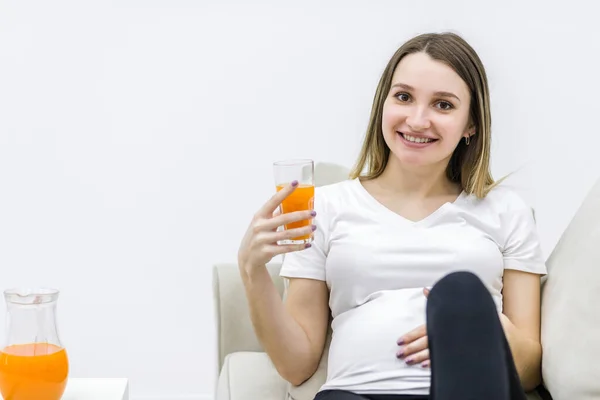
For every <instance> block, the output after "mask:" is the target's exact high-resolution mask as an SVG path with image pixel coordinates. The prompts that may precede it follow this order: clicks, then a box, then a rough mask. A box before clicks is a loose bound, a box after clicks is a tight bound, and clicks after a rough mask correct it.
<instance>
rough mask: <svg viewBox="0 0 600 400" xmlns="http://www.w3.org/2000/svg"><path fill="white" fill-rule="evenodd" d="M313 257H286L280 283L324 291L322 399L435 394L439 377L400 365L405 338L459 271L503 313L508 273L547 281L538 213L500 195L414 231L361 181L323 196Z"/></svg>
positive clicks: (444, 210)
mask: <svg viewBox="0 0 600 400" xmlns="http://www.w3.org/2000/svg"><path fill="white" fill-rule="evenodd" d="M314 204H315V205H314V207H315V210H316V212H317V216H316V218H315V221H314V223H315V224H316V225H317V230H316V231H315V236H314V241H313V243H312V247H310V248H308V249H306V250H302V251H299V252H293V253H288V254H286V255H285V258H284V261H283V265H282V268H281V272H280V275H281V276H283V277H287V278H307V279H316V280H321V281H325V282H326V284H327V286H328V288H329V291H330V293H329V307H330V310H331V316H332V318H333V319H332V324H331V328H332V332H333V333H332V340H331V344H330V349H329V359H328V367H327V380H326V382H325V384H324V386H323V387H322V388H321V390H328V389H339V390H348V391H353V392H356V393H364V394H382V393H394V394H429V387H430V378H431V371H430V369H429V368H423V367H421V366H420V365H412V366H409V365H407V364H406V363H405V362H404V361H403V360H401V359H398V358H397V357H396V352H397V351H398V349H399V347H398V345H397V343H396V342H397V340H398V338H399V337H400V336H401V335H403V334H405V333H407V332H409V331H410V330H412V329H414V328H416V327H418V326H419V325H422V324H424V323H425V320H426V319H425V306H426V298H425V296H424V294H423V288H424V287H427V288H431V287H432V286H433V285H434V284H435V283H436V282H437V281H438V280H439V279H441V278H442V277H444V276H445V275H447V274H449V273H451V272H454V271H470V272H472V273H474V274H476V275H477V276H478V277H479V278H480V279H481V280H482V282H483V283H484V284H485V285H486V287H487V288H488V289H489V291H490V293H491V295H492V298H493V299H494V302H495V304H496V307H497V309H498V312H502V277H503V272H504V270H505V269H514V270H520V271H526V272H530V273H534V274H540V275H544V274H546V266H545V263H544V258H543V255H542V251H541V247H540V243H539V238H538V234H537V230H536V226H535V221H534V217H533V212H532V209H531V208H530V207H529V206H528V205H527V204H526V203H525V202H524V201H523V200H522V199H521V197H520V196H519V195H517V194H516V193H515V192H513V191H512V190H510V189H508V188H506V187H504V186H502V185H499V186H497V187H495V188H494V189H492V190H491V191H490V193H489V194H488V195H487V196H486V197H485V198H483V199H478V198H476V197H475V196H473V195H468V194H466V193H465V192H462V193H461V194H460V195H459V196H458V198H457V199H456V200H455V201H454V202H447V203H445V204H443V205H442V206H441V207H440V208H438V209H437V210H436V211H434V212H433V213H432V214H430V215H429V216H427V217H425V218H423V219H421V220H419V221H416V222H415V221H411V220H409V219H406V218H403V217H402V216H400V215H399V214H397V213H395V212H393V211H391V210H390V209H389V208H387V207H385V206H384V205H383V204H381V203H380V202H379V201H378V200H376V199H375V198H374V197H373V196H372V195H371V194H370V193H369V192H368V191H367V190H366V189H365V188H364V187H363V185H362V183H361V182H360V180H359V179H358V178H357V179H352V180H347V181H343V182H340V183H335V184H331V185H327V186H322V187H318V188H316V190H315V202H314Z"/></svg>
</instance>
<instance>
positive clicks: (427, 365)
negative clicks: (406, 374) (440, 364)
mask: <svg viewBox="0 0 600 400" xmlns="http://www.w3.org/2000/svg"><path fill="white" fill-rule="evenodd" d="M421 367H423V368H427V367H429V363H428V362H427V361H425V362H424V363H423V364H421Z"/></svg>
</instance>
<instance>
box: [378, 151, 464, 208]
mask: <svg viewBox="0 0 600 400" xmlns="http://www.w3.org/2000/svg"><path fill="white" fill-rule="evenodd" d="M446 167H447V164H446V163H445V162H442V163H440V164H436V165H429V166H406V165H403V164H402V163H400V162H399V161H398V159H396V157H394V156H393V155H390V159H389V160H388V164H387V166H386V168H385V170H384V171H383V173H382V174H381V175H380V176H379V178H378V180H379V181H380V184H381V186H383V187H385V188H386V189H387V190H389V191H391V192H394V193H396V194H402V195H404V196H407V197H414V198H428V197H435V196H447V195H449V194H453V195H454V194H457V195H458V194H459V193H460V187H459V186H458V185H457V184H456V183H453V182H451V181H450V180H449V179H448V178H447V177H446Z"/></svg>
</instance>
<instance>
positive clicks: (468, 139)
mask: <svg viewBox="0 0 600 400" xmlns="http://www.w3.org/2000/svg"><path fill="white" fill-rule="evenodd" d="M469 143H471V136H466V137H465V144H466V145H467V146H468V145H469Z"/></svg>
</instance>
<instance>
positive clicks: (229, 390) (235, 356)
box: [216, 352, 287, 400]
mask: <svg viewBox="0 0 600 400" xmlns="http://www.w3.org/2000/svg"><path fill="white" fill-rule="evenodd" d="M286 389H287V383H286V382H285V381H284V380H283V379H282V378H281V377H280V376H279V374H278V373H277V370H276V369H275V367H274V366H273V363H272V362H271V360H270V359H269V356H268V355H267V354H266V353H263V352H236V353H231V354H229V355H227V357H226V358H225V362H224V364H223V369H222V370H221V374H220V375H219V380H218V385H217V396H216V398H217V400H248V399H260V400H284V399H285V396H286Z"/></svg>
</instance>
